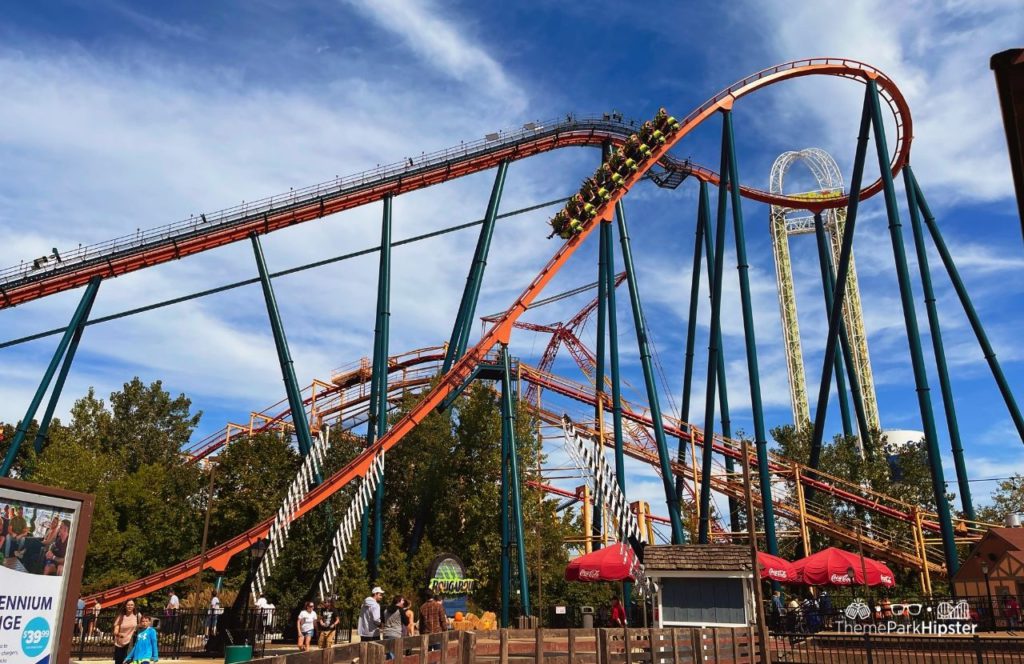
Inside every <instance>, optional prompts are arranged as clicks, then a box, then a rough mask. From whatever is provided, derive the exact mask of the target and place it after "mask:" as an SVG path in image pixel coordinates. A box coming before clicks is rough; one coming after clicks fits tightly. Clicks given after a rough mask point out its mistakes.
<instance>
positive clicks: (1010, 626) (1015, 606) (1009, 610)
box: [1003, 595, 1020, 632]
mask: <svg viewBox="0 0 1024 664" xmlns="http://www.w3.org/2000/svg"><path fill="white" fill-rule="evenodd" d="M1003 616H1004V617H1005V618H1006V630H1007V631H1009V632H1015V631H1017V629H1018V628H1019V627H1020V602H1018V601H1017V598H1016V597H1014V596H1013V595H1004V596H1003Z"/></svg>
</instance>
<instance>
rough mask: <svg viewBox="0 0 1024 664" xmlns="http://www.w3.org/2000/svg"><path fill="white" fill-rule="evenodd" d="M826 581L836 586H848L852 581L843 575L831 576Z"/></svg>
mask: <svg viewBox="0 0 1024 664" xmlns="http://www.w3.org/2000/svg"><path fill="white" fill-rule="evenodd" d="M828 580H829V581H831V582H832V583H833V584H835V585H837V586H848V585H850V583H852V582H853V579H851V578H850V577H849V576H847V575H845V574H833V575H832V576H830V577H828Z"/></svg>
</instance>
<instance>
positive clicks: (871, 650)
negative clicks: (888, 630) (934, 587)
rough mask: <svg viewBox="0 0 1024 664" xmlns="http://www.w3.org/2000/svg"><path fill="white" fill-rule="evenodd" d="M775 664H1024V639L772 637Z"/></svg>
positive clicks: (873, 636) (897, 636)
mask: <svg viewBox="0 0 1024 664" xmlns="http://www.w3.org/2000/svg"><path fill="white" fill-rule="evenodd" d="M770 642H771V643H770V654H771V661H772V662H773V664H775V663H781V662H787V663H788V662H815V663H816V664H864V663H867V664H890V663H892V664H897V663H899V664H905V663H907V664H916V663H920V664H986V663H988V662H999V663H1000V664H1024V638H1011V637H1005V638H1004V637H983V636H978V635H976V634H975V635H972V636H964V637H955V636H953V637H943V636H938V637H936V636H908V635H906V634H887V635H880V634H871V633H868V632H865V633H863V634H850V635H845V634H844V635H837V634H827V635H815V636H808V635H806V634H776V635H773V636H771V637H770Z"/></svg>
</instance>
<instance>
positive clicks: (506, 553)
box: [499, 385, 512, 627]
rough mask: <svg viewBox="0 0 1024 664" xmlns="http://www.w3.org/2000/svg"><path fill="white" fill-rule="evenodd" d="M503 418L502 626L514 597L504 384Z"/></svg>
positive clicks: (508, 616) (509, 613)
mask: <svg viewBox="0 0 1024 664" xmlns="http://www.w3.org/2000/svg"><path fill="white" fill-rule="evenodd" d="M502 388H503V389H502V399H501V405H502V418H501V507H500V510H499V518H500V519H501V612H500V615H499V619H500V620H501V626H502V627H508V626H509V624H510V623H511V622H512V616H511V608H510V607H511V598H512V558H511V555H512V532H511V530H512V529H511V528H510V527H509V521H508V516H509V515H508V511H509V509H508V508H509V494H510V489H511V487H510V486H509V482H510V479H509V472H508V471H509V468H508V449H509V432H508V425H507V423H506V420H505V395H504V385H503V386H502Z"/></svg>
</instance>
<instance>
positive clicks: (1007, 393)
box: [911, 174, 1024, 442]
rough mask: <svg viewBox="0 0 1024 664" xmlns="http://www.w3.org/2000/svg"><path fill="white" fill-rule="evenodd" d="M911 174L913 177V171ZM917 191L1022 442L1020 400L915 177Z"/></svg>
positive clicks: (925, 220) (1023, 426)
mask: <svg viewBox="0 0 1024 664" xmlns="http://www.w3.org/2000/svg"><path fill="white" fill-rule="evenodd" d="M911 176H912V177H913V174H911ZM914 194H915V196H916V198H917V202H918V205H920V206H921V212H922V213H923V214H924V222H925V225H927V226H928V232H929V233H931V236H932V241H933V242H934V243H935V248H936V249H937V250H938V251H939V256H940V257H941V258H942V264H943V265H944V266H945V268H946V272H948V273H949V278H950V281H952V282H953V288H954V290H956V294H957V297H958V298H960V304H961V305H962V306H963V308H964V313H966V314H967V320H968V321H969V322H970V324H971V329H972V330H973V331H974V336H975V337H977V339H978V345H979V346H980V347H981V352H982V354H984V356H985V361H986V362H988V367H989V370H991V371H992V377H993V378H995V381H996V385H997V386H998V387H999V393H1000V394H1001V395H1002V397H1003V401H1004V402H1005V403H1006V408H1007V410H1008V411H1010V418H1011V419H1012V420H1013V425H1014V426H1015V427H1016V428H1017V435H1018V436H1020V439H1021V442H1024V417H1022V416H1021V413H1020V408H1019V407H1018V406H1017V400H1016V399H1015V398H1014V396H1013V391H1012V390H1010V384H1009V383H1008V382H1007V381H1006V375H1005V374H1003V368H1002V367H1001V366H1000V365H999V360H997V359H996V351H995V349H993V348H992V344H991V342H989V340H988V334H986V333H985V328H984V326H982V324H981V318H980V317H979V316H978V312H977V311H976V310H975V308H974V303H973V302H971V296H970V295H969V294H968V293H967V287H966V286H964V281H963V279H961V278H960V271H959V270H958V269H957V267H956V263H955V262H953V256H952V254H950V253H949V247H947V246H946V241H945V240H944V239H943V237H942V233H941V232H940V231H939V226H938V224H936V223H935V216H934V215H933V214H932V211H931V208H929V207H928V201H926V200H925V198H924V193H923V192H922V191H921V186H920V185H919V184H918V182H917V179H916V178H915V179H914Z"/></svg>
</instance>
